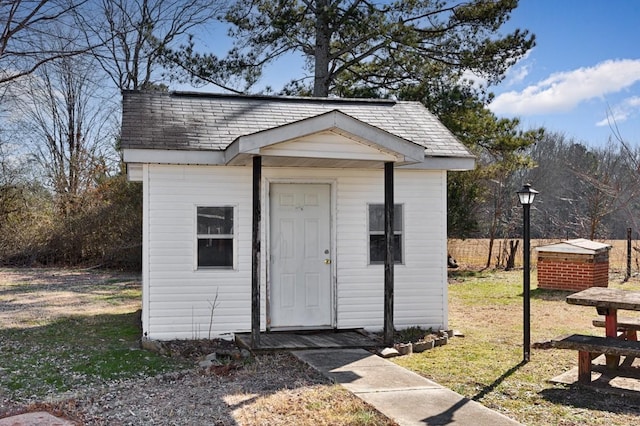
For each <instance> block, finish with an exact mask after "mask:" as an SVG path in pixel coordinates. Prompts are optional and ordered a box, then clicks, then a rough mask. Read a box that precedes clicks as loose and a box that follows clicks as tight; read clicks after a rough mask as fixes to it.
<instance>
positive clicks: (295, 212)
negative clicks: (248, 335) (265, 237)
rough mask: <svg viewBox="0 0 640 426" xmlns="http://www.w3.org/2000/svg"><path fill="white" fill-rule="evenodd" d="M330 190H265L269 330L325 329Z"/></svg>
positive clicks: (279, 187)
mask: <svg viewBox="0 0 640 426" xmlns="http://www.w3.org/2000/svg"><path fill="white" fill-rule="evenodd" d="M330 188H331V187H330V185H328V184H289V183H275V184H271V186H270V208H271V209H270V215H271V216H270V217H271V238H270V241H271V247H270V262H271V265H270V301H269V310H270V312H269V313H270V319H271V327H272V328H296V327H300V328H305V327H312V328H324V327H327V328H328V327H331V313H332V306H333V304H332V298H331V238H330V236H331V229H330V228H331V221H330V217H331V206H330V205H331V199H330V194H331V191H330Z"/></svg>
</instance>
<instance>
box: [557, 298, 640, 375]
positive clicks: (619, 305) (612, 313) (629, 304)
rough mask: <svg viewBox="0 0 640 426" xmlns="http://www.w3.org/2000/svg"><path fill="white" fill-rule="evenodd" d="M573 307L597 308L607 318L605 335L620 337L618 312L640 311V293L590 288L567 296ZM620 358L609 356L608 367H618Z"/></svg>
mask: <svg viewBox="0 0 640 426" xmlns="http://www.w3.org/2000/svg"><path fill="white" fill-rule="evenodd" d="M566 300H567V303H570V304H572V305H583V306H595V308H596V310H597V311H598V314H599V315H604V317H605V335H606V336H607V337H613V338H617V337H618V310H619V309H622V310H628V311H640V291H630V290H621V289H617V288H608V287H590V288H588V289H586V290H582V291H580V292H578V293H574V294H572V295H570V296H567V299H566ZM618 361H619V357H616V356H611V355H609V356H607V366H609V367H611V368H614V367H616V366H617V365H618Z"/></svg>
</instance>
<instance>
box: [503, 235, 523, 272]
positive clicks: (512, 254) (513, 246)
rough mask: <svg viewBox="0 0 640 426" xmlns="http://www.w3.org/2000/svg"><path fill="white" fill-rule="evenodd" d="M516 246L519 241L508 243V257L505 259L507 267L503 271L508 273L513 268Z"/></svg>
mask: <svg viewBox="0 0 640 426" xmlns="http://www.w3.org/2000/svg"><path fill="white" fill-rule="evenodd" d="M518 244H520V240H510V241H509V256H508V257H507V266H505V268H504V269H505V271H510V270H512V269H513V268H514V267H515V264H516V252H517V251H518Z"/></svg>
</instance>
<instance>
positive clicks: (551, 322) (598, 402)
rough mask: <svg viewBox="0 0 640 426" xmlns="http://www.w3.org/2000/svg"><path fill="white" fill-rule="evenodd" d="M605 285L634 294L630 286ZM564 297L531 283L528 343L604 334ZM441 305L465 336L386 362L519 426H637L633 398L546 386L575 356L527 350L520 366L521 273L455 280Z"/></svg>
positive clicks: (589, 311)
mask: <svg viewBox="0 0 640 426" xmlns="http://www.w3.org/2000/svg"><path fill="white" fill-rule="evenodd" d="M534 277H535V275H532V278H534ZM610 286H611V287H621V288H626V289H634V290H639V289H640V283H638V282H632V283H626V284H620V283H619V282H617V283H612V284H611V285H610ZM566 294H567V293H564V292H554V291H548V290H538V289H537V288H536V286H535V282H534V283H533V288H532V292H531V296H532V297H531V336H532V343H533V342H536V341H545V340H549V339H551V338H553V337H555V336H558V335H561V334H566V333H589V334H596V335H602V334H603V333H604V332H603V331H602V329H595V328H594V327H592V326H591V319H592V318H594V317H595V316H596V312H595V309H593V308H589V307H580V306H574V305H568V304H567V303H566V302H565V301H564V298H565V297H566ZM449 303H450V326H451V327H452V328H454V329H456V330H459V331H462V332H463V333H464V334H465V337H458V338H453V339H450V340H449V344H448V345H446V346H442V347H439V348H435V349H433V350H430V351H426V352H423V353H420V354H413V355H410V356H406V357H399V358H394V359H393V360H394V362H396V363H397V364H399V365H402V366H404V367H406V368H409V369H411V370H413V371H416V372H417V373H419V374H421V375H424V376H426V377H428V378H431V379H433V380H435V381H436V382H438V383H439V384H441V385H443V386H446V387H449V388H451V389H453V390H454V391H456V392H458V393H460V394H462V395H464V396H466V397H468V398H470V399H473V400H476V401H479V402H480V403H482V404H484V405H486V406H488V407H490V408H493V409H495V410H498V411H500V412H502V413H504V414H506V415H507V416H509V417H511V418H513V419H515V420H518V421H520V422H522V423H524V424H530V425H573V424H581V425H582V424H585V425H605V424H606V425H628V424H635V423H637V422H639V421H640V417H639V416H640V399H638V400H633V399H631V400H629V399H625V398H622V399H621V398H620V397H619V396H611V395H604V394H602V393H599V392H596V391H595V390H593V389H589V388H582V387H579V386H565V385H557V384H551V383H550V382H549V379H551V378H553V377H555V376H557V375H559V374H561V373H563V372H565V371H567V370H569V369H571V368H572V367H575V366H576V365H577V353H575V351H566V350H564V351H563V350H556V349H532V352H531V361H530V362H529V363H522V359H523V349H522V341H523V334H522V333H523V331H522V330H523V317H522V271H512V272H509V273H505V272H499V273H492V272H483V273H479V274H476V275H465V276H463V277H460V276H457V277H456V279H455V280H453V281H452V283H451V284H449ZM625 314H626V313H625Z"/></svg>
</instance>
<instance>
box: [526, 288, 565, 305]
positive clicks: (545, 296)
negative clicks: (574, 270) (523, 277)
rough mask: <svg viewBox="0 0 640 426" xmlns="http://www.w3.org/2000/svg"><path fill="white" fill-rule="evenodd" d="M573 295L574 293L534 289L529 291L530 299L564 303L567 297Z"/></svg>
mask: <svg viewBox="0 0 640 426" xmlns="http://www.w3.org/2000/svg"><path fill="white" fill-rule="evenodd" d="M573 293H575V291H563V290H548V289H543V288H535V289H533V290H531V298H532V299H538V300H547V301H556V302H564V301H565V299H566V298H567V296H569V295H570V294H573Z"/></svg>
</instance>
